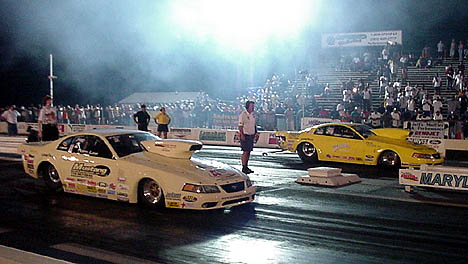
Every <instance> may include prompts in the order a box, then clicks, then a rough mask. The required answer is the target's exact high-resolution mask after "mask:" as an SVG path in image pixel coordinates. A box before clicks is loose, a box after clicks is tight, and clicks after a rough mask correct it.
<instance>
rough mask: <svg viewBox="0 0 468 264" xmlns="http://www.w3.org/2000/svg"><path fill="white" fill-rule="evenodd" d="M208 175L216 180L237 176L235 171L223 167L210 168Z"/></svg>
mask: <svg viewBox="0 0 468 264" xmlns="http://www.w3.org/2000/svg"><path fill="white" fill-rule="evenodd" d="M209 175H210V176H211V177H214V178H217V179H218V180H226V179H229V178H232V177H235V176H237V173H235V172H233V171H228V170H225V169H212V170H210V171H209Z"/></svg>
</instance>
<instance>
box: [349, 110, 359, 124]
mask: <svg viewBox="0 0 468 264" xmlns="http://www.w3.org/2000/svg"><path fill="white" fill-rule="evenodd" d="M351 121H352V122H353V123H361V111H359V107H357V106H356V107H354V110H353V111H352V112H351Z"/></svg>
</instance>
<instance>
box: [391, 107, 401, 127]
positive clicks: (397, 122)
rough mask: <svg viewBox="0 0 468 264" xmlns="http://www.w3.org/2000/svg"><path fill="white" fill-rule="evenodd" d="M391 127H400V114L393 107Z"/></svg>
mask: <svg viewBox="0 0 468 264" xmlns="http://www.w3.org/2000/svg"><path fill="white" fill-rule="evenodd" d="M391 116H392V127H396V128H398V127H400V119H401V114H400V112H398V109H397V108H396V107H395V108H394V109H393V112H392V115H391Z"/></svg>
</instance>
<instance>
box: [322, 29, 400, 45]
mask: <svg viewBox="0 0 468 264" xmlns="http://www.w3.org/2000/svg"><path fill="white" fill-rule="evenodd" d="M388 42H392V43H398V44H402V43H403V37H402V31H401V30H393V31H377V32H355V33H333V34H322V48H336V47H363V46H385V45H387V43H388Z"/></svg>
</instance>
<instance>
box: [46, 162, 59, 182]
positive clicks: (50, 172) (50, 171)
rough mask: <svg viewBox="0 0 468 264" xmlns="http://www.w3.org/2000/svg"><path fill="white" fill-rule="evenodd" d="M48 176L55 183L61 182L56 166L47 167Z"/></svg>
mask: <svg viewBox="0 0 468 264" xmlns="http://www.w3.org/2000/svg"><path fill="white" fill-rule="evenodd" d="M47 176H48V177H49V179H50V181H52V182H53V183H59V182H60V177H59V174H58V172H57V170H56V169H55V167H54V166H52V165H51V166H49V167H48V168H47Z"/></svg>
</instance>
